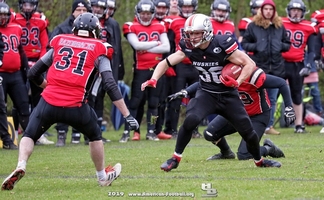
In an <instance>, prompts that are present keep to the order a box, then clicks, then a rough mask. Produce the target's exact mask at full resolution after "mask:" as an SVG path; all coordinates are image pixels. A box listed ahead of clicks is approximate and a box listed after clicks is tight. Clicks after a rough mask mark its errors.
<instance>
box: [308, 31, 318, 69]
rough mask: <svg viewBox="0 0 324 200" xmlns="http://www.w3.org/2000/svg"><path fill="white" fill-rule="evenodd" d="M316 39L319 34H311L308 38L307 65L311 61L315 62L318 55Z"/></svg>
mask: <svg viewBox="0 0 324 200" xmlns="http://www.w3.org/2000/svg"><path fill="white" fill-rule="evenodd" d="M316 39H317V35H315V34H311V35H310V36H309V37H308V39H307V60H306V65H309V66H310V63H313V62H314V60H315V57H316V53H315V52H316V46H317V44H316Z"/></svg>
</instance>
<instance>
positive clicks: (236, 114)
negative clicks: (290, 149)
mask: <svg viewBox="0 0 324 200" xmlns="http://www.w3.org/2000/svg"><path fill="white" fill-rule="evenodd" d="M183 33H184V38H183V39H182V40H181V41H180V43H179V46H180V49H179V50H178V51H176V52H175V53H173V54H171V55H170V56H168V57H167V58H165V59H164V60H162V61H161V62H160V63H159V64H158V65H157V67H156V69H155V70H154V73H153V75H152V77H151V79H149V80H147V81H146V82H144V83H143V84H142V86H141V89H142V90H145V89H146V88H147V87H156V86H157V85H158V84H157V81H158V80H159V78H160V77H161V76H162V75H163V73H164V72H165V71H166V69H167V68H168V67H169V66H173V65H175V64H178V63H180V62H181V61H182V60H183V59H185V58H189V59H190V60H191V61H192V67H195V68H196V69H197V70H198V71H199V82H200V87H198V90H197V93H196V95H195V98H193V99H191V100H190V101H189V104H188V106H187V112H186V118H185V120H184V122H183V125H182V126H181V127H180V129H179V134H178V137H177V142H176V147H175V152H174V154H173V156H172V158H170V159H168V160H167V161H166V162H164V163H163V164H162V165H161V167H160V168H161V169H162V170H164V171H171V170H172V169H176V168H177V167H178V165H179V163H180V161H181V158H182V153H183V151H184V149H185V148H186V146H187V145H188V143H189V142H190V139H191V136H192V131H193V130H194V129H195V128H196V127H197V126H198V125H199V123H200V122H201V120H202V119H204V118H205V117H206V116H208V115H210V114H214V113H217V114H220V115H222V116H223V117H225V118H226V119H227V120H228V121H229V122H231V123H232V124H233V125H234V127H235V129H236V130H237V131H238V132H239V134H240V135H241V136H242V138H243V139H244V140H245V141H246V143H247V149H248V151H249V152H250V153H251V154H252V156H253V159H254V163H255V165H256V166H258V167H280V166H281V164H280V163H279V162H277V161H273V160H265V159H262V158H261V155H260V146H259V138H258V135H257V133H256V132H255V130H254V129H253V127H252V123H251V121H250V119H249V116H248V114H247V112H246V110H245V109H244V105H243V103H242V101H241V100H240V98H239V94H238V91H237V89H236V88H237V87H238V86H239V85H241V84H242V83H243V81H244V80H245V79H247V78H248V77H250V76H251V74H252V72H253V69H254V68H255V63H254V62H253V61H252V60H251V59H250V58H249V57H248V56H247V55H246V54H245V53H244V52H243V51H240V50H239V49H238V44H237V42H236V40H234V39H233V38H232V37H231V36H228V35H214V34H213V27H212V24H211V22H210V17H207V16H206V15H203V14H194V15H192V16H190V17H189V18H188V19H187V20H186V21H185V24H184V30H183ZM229 62H232V63H234V64H236V65H242V66H243V69H242V73H241V74H240V76H239V77H238V78H237V80H235V79H233V78H231V77H229V76H225V77H222V76H221V75H220V74H221V70H222V69H223V67H224V66H225V65H226V64H228V63H229ZM237 122H239V123H237Z"/></svg>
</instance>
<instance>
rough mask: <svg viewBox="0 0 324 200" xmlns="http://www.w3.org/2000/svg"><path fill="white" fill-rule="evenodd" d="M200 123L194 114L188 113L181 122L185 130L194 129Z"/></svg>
mask: <svg viewBox="0 0 324 200" xmlns="http://www.w3.org/2000/svg"><path fill="white" fill-rule="evenodd" d="M199 123H200V118H199V117H198V116H197V115H195V114H190V115H188V116H187V117H186V119H185V121H184V122H183V128H184V129H185V130H194V129H195V128H196V127H197V126H198V125H199Z"/></svg>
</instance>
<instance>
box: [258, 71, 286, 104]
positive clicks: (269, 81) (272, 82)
mask: <svg viewBox="0 0 324 200" xmlns="http://www.w3.org/2000/svg"><path fill="white" fill-rule="evenodd" d="M266 76H267V78H266V80H265V81H264V83H263V86H262V88H278V89H279V93H280V94H281V95H282V97H283V100H284V103H285V107H287V106H292V100H291V95H290V90H289V87H288V85H287V83H286V81H285V80H284V79H282V78H280V77H277V76H273V75H270V74H267V75H266Z"/></svg>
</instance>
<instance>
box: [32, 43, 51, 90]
mask: <svg viewBox="0 0 324 200" xmlns="http://www.w3.org/2000/svg"><path fill="white" fill-rule="evenodd" d="M53 52H54V51H53V49H50V50H49V51H48V52H47V53H46V54H45V55H44V56H42V57H41V58H40V59H39V60H38V61H37V62H36V63H35V65H34V66H33V67H32V68H30V69H29V71H28V73H27V78H28V79H29V80H31V81H33V82H34V83H35V84H36V85H38V86H40V87H42V88H45V87H46V85H47V81H46V79H45V78H44V77H43V73H44V72H46V71H47V70H48V68H49V67H50V66H51V65H52V63H53Z"/></svg>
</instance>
